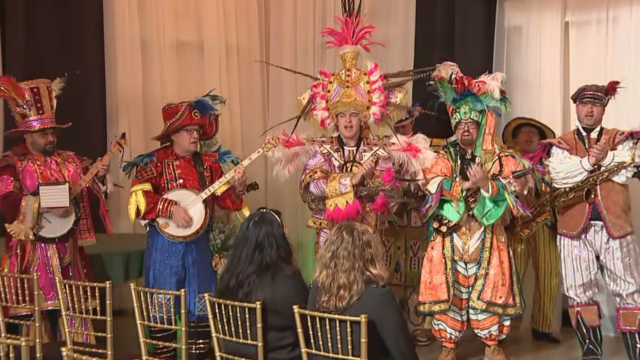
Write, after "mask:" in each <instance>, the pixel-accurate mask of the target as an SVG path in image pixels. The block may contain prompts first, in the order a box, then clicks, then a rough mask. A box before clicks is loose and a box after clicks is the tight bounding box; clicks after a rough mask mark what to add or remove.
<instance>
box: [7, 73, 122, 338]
mask: <svg viewBox="0 0 640 360" xmlns="http://www.w3.org/2000/svg"><path fill="white" fill-rule="evenodd" d="M63 86H64V83H63V80H62V79H56V80H54V81H51V80H46V79H39V80H31V81H26V82H23V83H18V82H16V80H15V79H13V78H12V77H9V76H6V75H5V76H2V77H0V98H3V99H7V103H8V105H9V108H10V110H11V113H12V114H13V117H14V119H15V122H16V125H17V126H16V128H15V129H13V130H10V131H8V132H7V133H6V135H7V136H13V137H16V136H23V137H24V138H25V141H24V143H22V144H20V145H17V146H15V147H13V148H12V149H11V150H9V151H8V152H7V153H5V154H4V155H3V156H2V158H0V214H2V215H3V216H4V217H5V220H6V225H5V226H6V228H7V230H8V231H7V234H6V239H5V255H4V257H3V259H2V271H5V272H9V273H18V274H37V275H38V282H39V288H40V292H39V294H40V306H41V307H42V309H43V310H44V311H45V314H47V315H48V317H49V320H50V324H51V326H49V325H50V324H49V323H48V322H46V321H45V322H44V330H45V334H43V335H45V336H44V340H45V341H47V340H48V338H49V335H53V336H55V331H56V330H58V327H57V326H58V324H59V319H58V316H56V314H54V313H55V312H57V311H56V310H57V309H59V308H60V299H59V298H58V292H57V290H56V282H55V278H62V279H67V280H76V281H83V280H89V281H90V280H91V279H90V276H89V273H88V272H87V266H86V262H87V259H86V256H85V252H84V249H83V248H82V246H85V245H92V244H94V243H95V241H96V234H95V231H94V227H93V222H92V219H91V212H90V207H89V199H90V198H89V195H90V194H93V195H96V197H97V198H98V199H99V200H100V202H101V207H100V215H101V216H102V219H103V221H104V222H105V226H106V227H107V231H110V229H109V221H108V215H107V213H106V203H105V194H106V192H107V190H110V189H108V188H110V187H111V186H108V185H107V184H109V182H108V181H107V173H108V171H109V163H108V162H107V161H105V162H102V161H101V159H98V161H97V162H96V165H95V166H94V170H93V171H94V172H95V169H97V176H96V177H92V178H91V180H90V181H89V182H87V186H86V187H83V188H82V189H81V190H80V192H79V194H78V195H79V196H77V197H76V198H75V200H74V201H71V200H72V199H69V202H68V203H66V204H65V205H60V204H58V205H59V206H55V208H54V207H47V206H48V205H47V203H46V199H45V198H44V197H45V196H44V195H43V194H44V188H45V187H46V186H47V185H51V184H57V183H62V184H64V183H66V184H70V185H72V186H73V185H76V184H78V183H80V182H81V178H83V177H84V175H85V174H86V173H88V172H89V170H90V168H92V166H91V160H89V159H86V158H82V157H79V156H77V155H75V154H74V153H72V152H70V151H62V150H58V149H57V148H56V142H57V138H56V132H57V131H58V130H59V129H62V128H66V127H68V126H70V125H71V124H70V123H69V124H63V125H61V124H57V123H56V118H55V111H56V105H57V97H58V95H59V94H60V91H61V89H62V87H63ZM82 180H84V179H82ZM62 189H63V191H68V187H66V185H65V186H63V188H62ZM65 189H66V190H65ZM69 205H70V206H69ZM74 213H75V214H76V215H75V216H73V214H74ZM51 216H56V217H69V216H73V219H74V220H75V224H74V225H75V226H74V227H72V228H70V229H69V230H68V231H67V232H66V233H64V231H63V233H64V234H63V235H61V236H57V237H56V238H46V237H43V236H42V235H43V233H44V232H41V230H42V229H43V228H44V227H45V226H46V224H45V221H44V220H46V217H51ZM72 222H73V221H72ZM14 295H15V294H14ZM11 315H26V314H22V313H12V314H11ZM76 326H78V327H81V328H82V330H83V331H88V330H90V326H91V325H90V323H89V322H86V321H83V322H80V323H78V325H76ZM25 330H26V327H25ZM50 330H51V331H53V333H52V334H50V333H49V331H50ZM78 330H80V329H78ZM24 335H26V334H24ZM76 340H77V341H85V342H89V341H92V339H91V338H89V337H86V336H85V335H83V334H77V339H76ZM53 341H56V339H55V338H53Z"/></svg>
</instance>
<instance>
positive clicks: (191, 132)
mask: <svg viewBox="0 0 640 360" xmlns="http://www.w3.org/2000/svg"><path fill="white" fill-rule="evenodd" d="M180 131H184V132H185V133H187V135H189V136H193V134H198V135H202V129H200V128H195V129H180Z"/></svg>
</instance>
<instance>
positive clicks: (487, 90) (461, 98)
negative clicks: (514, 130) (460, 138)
mask: <svg viewBox="0 0 640 360" xmlns="http://www.w3.org/2000/svg"><path fill="white" fill-rule="evenodd" d="M431 76H432V79H433V82H432V84H433V85H434V87H435V90H436V92H437V93H438V96H439V97H440V102H443V103H445V104H446V105H447V110H448V111H449V116H450V118H451V126H452V127H453V128H454V129H455V128H456V126H457V124H458V122H460V121H462V120H469V119H470V120H473V121H476V122H478V124H479V126H480V130H479V135H478V140H477V141H476V151H475V153H476V155H480V154H481V153H482V152H483V151H490V152H492V151H493V150H495V146H496V141H497V142H499V139H498V138H496V134H495V131H496V117H498V116H500V115H501V113H502V111H503V110H506V109H507V108H508V105H509V99H507V97H506V91H505V89H504V87H503V85H502V82H503V81H504V80H505V78H506V77H505V75H504V74H502V73H493V74H484V75H482V76H480V77H478V78H477V79H473V78H472V77H470V76H465V75H464V74H463V73H462V72H461V71H460V69H459V68H458V65H457V64H455V63H452V62H445V63H443V64H441V65H440V66H438V67H437V68H436V70H435V71H434V72H433V74H432V75H431Z"/></svg>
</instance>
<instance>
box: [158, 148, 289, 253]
mask: <svg viewBox="0 0 640 360" xmlns="http://www.w3.org/2000/svg"><path fill="white" fill-rule="evenodd" d="M279 143H280V139H278V138H277V137H273V138H271V139H269V140H268V141H267V142H265V143H264V144H263V145H262V147H260V149H258V150H256V151H255V152H254V153H253V154H251V155H250V156H249V157H248V158H246V159H244V160H243V161H242V163H240V164H241V165H242V166H245V167H246V166H247V165H249V164H250V163H251V162H253V161H254V160H255V159H257V158H258V157H260V155H262V154H264V153H266V152H268V151H269V150H271V149H273V148H274V147H276V146H278V144H279ZM235 170H236V168H233V169H232V170H231V171H229V172H228V173H226V174H224V176H222V177H221V178H220V179H218V181H216V182H215V183H213V185H211V186H209V187H208V188H206V189H205V190H204V191H202V192H200V193H198V192H197V191H193V190H189V189H173V190H170V191H168V192H167V193H166V194H165V195H164V196H163V197H164V198H167V199H170V200H174V201H176V202H177V203H178V205H180V206H182V207H183V208H185V209H186V210H187V212H188V213H189V215H190V216H191V219H192V220H193V222H192V223H191V226H189V227H186V228H182V227H178V226H177V225H176V224H175V223H174V222H173V221H172V220H171V219H167V218H162V220H160V219H158V220H156V224H157V228H158V231H160V233H161V234H162V235H164V236H165V237H166V238H168V239H170V240H173V241H178V242H188V241H191V240H194V239H195V238H197V237H198V236H199V235H200V234H202V232H203V231H204V230H205V228H206V227H207V225H208V224H209V218H210V214H209V212H210V210H209V208H208V206H205V203H204V200H205V199H207V198H208V197H209V196H211V195H212V194H218V193H221V192H222V191H220V190H222V189H221V188H222V187H223V186H224V185H226V184H227V182H228V181H229V180H231V178H233V177H234V175H235ZM224 190H226V188H225V189H224ZM224 190H223V191H224Z"/></svg>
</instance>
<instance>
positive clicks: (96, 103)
mask: <svg viewBox="0 0 640 360" xmlns="http://www.w3.org/2000/svg"><path fill="white" fill-rule="evenodd" d="M0 13H2V14H3V17H2V31H3V32H4V37H3V38H4V41H3V42H2V52H3V54H2V55H3V57H4V62H3V69H4V73H6V74H11V75H12V76H14V77H15V78H16V79H17V80H18V81H26V80H31V79H39V78H45V79H54V78H56V77H64V76H65V75H67V86H66V87H65V89H64V90H63V92H62V95H61V96H60V100H59V101H58V107H57V110H56V118H57V121H58V122H60V123H69V122H71V123H73V125H72V126H71V127H69V128H67V129H65V130H63V131H61V132H60V134H59V136H58V147H59V148H60V149H64V150H70V151H74V152H77V153H78V154H79V155H82V156H85V157H88V158H90V159H94V160H95V159H96V158H98V157H100V156H102V155H104V153H105V152H106V149H107V134H106V123H107V122H106V111H105V101H106V100H105V73H104V61H105V58H104V40H103V39H104V35H103V23H102V3H101V2H99V1H85V0H61V1H50V0H21V1H12V0H0ZM2 111H4V112H5V117H4V118H5V120H6V121H5V122H4V127H3V128H2V130H8V129H13V128H15V123H14V121H13V117H11V115H10V112H9V110H8V109H5V108H4V107H3V109H2ZM3 132H4V131H3ZM22 139H23V138H17V139H15V140H14V139H6V138H5V139H4V144H3V145H4V146H5V147H6V148H5V150H6V149H7V148H8V147H10V146H13V145H15V144H16V143H17V142H18V141H22ZM114 163H115V161H114ZM92 206H93V209H94V210H95V211H93V212H92V213H93V214H94V215H95V216H94V224H95V227H96V231H97V232H104V226H102V221H100V217H99V216H98V211H97V208H98V204H92ZM3 233H4V226H0V234H3Z"/></svg>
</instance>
